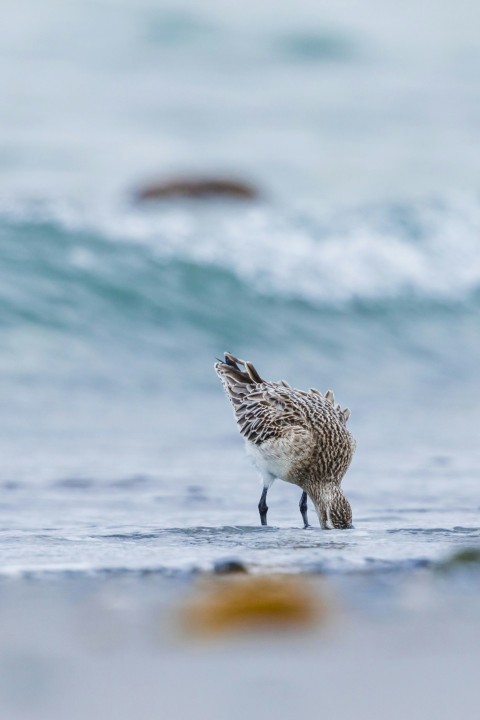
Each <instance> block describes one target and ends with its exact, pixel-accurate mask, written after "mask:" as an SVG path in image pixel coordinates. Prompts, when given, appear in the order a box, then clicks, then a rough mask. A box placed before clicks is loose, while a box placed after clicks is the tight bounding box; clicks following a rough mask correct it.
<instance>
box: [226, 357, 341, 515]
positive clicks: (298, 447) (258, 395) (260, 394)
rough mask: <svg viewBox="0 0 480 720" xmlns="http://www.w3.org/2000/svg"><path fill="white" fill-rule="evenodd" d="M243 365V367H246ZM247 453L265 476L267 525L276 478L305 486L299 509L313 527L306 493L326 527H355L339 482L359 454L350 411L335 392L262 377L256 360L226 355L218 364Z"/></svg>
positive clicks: (261, 504)
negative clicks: (299, 387)
mask: <svg viewBox="0 0 480 720" xmlns="http://www.w3.org/2000/svg"><path fill="white" fill-rule="evenodd" d="M242 368H243V369H242ZM215 370H216V373H217V375H218V376H219V378H220V380H221V381H222V383H223V385H224V387H225V390H226V392H227V396H228V398H229V399H230V402H231V403H232V406H233V412H234V415H235V419H236V421H237V424H238V427H239V430H240V433H241V434H242V435H243V437H244V438H245V444H246V449H247V453H248V454H249V455H250V457H251V458H252V459H253V462H254V463H255V465H256V466H257V468H258V470H259V471H260V474H261V476H262V480H263V491H262V495H261V498H260V502H259V504H258V511H259V513H260V521H261V524H262V525H266V524H267V511H268V507H267V493H268V489H269V488H270V486H271V484H272V483H273V481H274V480H275V479H276V478H279V479H280V480H285V481H286V482H289V483H294V484H295V485H298V486H299V487H300V488H301V489H302V496H301V498H300V505H299V507H300V512H301V514H302V518H303V522H304V527H306V528H307V527H309V524H308V515H307V496H308V497H310V499H311V500H312V502H313V505H314V507H315V510H316V512H317V515H318V519H319V521H320V525H321V526H322V528H351V527H352V510H351V507H350V503H349V502H348V500H347V498H346V497H345V495H344V494H343V492H342V490H341V487H340V483H341V480H342V478H343V476H344V474H345V472H346V471H347V469H348V466H349V465H350V462H351V460H352V456H353V453H354V452H355V440H354V438H353V436H352V435H351V434H350V432H349V431H348V430H347V427H346V424H347V420H348V418H349V417H350V410H348V408H345V409H344V410H342V409H341V408H340V405H335V397H334V395H333V392H332V391H331V390H327V392H326V393H325V394H324V395H323V394H322V393H321V392H319V391H318V390H314V389H313V388H311V389H310V390H309V391H308V392H304V391H303V390H295V389H294V388H291V387H290V385H288V383H286V382H285V381H283V380H282V381H281V382H279V383H276V382H267V381H266V380H262V378H261V377H260V375H259V374H258V372H257V371H256V369H255V367H254V366H253V365H252V363H251V362H248V361H245V360H239V359H238V358H236V357H234V356H233V355H232V354H231V353H225V359H224V360H218V362H216V363H215Z"/></svg>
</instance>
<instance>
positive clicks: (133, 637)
mask: <svg viewBox="0 0 480 720" xmlns="http://www.w3.org/2000/svg"><path fill="white" fill-rule="evenodd" d="M219 582H221V583H232V582H238V579H235V578H222V579H221V580H219V579H218V578H215V577H213V576H212V575H210V574H208V575H201V576H200V575H197V576H191V577H188V578H187V577H183V578H181V579H180V578H167V577H161V576H158V575H156V574H147V575H141V574H136V573H132V574H121V575H104V576H86V575H84V574H82V573H79V574H71V575H69V576H66V577H65V576H62V577H59V576H58V575H55V574H52V575H51V576H50V577H48V576H44V577H41V578H40V577H32V578H22V579H19V578H17V579H4V580H2V584H1V595H0V597H1V613H0V648H1V649H0V716H1V717H2V718H9V719H10V718H11V719H12V720H15V719H16V718H22V719H23V718H25V719H30V718H32V719H33V718H35V719H37V718H42V719H43V718H48V719H49V720H56V719H57V718H58V719H62V720H64V718H69V719H70V720H76V719H77V718H78V719H80V718H82V719H83V718H89V719H90V720H96V719H97V718H98V720H100V719H104V718H110V717H112V718H113V717H114V718H117V719H120V720H122V719H123V718H125V720H126V719H127V718H128V719H130V718H139V717H140V718H142V720H150V718H151V719H152V720H153V719H154V718H155V719H157V718H166V719H168V720H183V719H184V718H189V717H195V718H198V719H199V720H203V719H205V720H230V719H232V720H236V719H237V718H242V719H245V718H259V719H260V718H262V720H268V719H269V718H272V719H273V718H277V719H278V718H290V717H292V718H293V717H297V716H300V717H303V716H307V715H308V716H312V717H313V716H314V715H317V714H322V715H323V716H329V717H340V714H341V715H342V716H343V715H348V716H350V717H355V718H357V719H360V720H362V719H363V718H388V719H389V720H396V719H397V718H398V720H404V719H405V718H409V719H412V718H413V719H416V718H419V719H420V718H422V720H425V719H428V718H433V717H434V718H436V719H437V720H441V719H442V718H445V719H446V718H451V717H458V716H459V715H460V716H465V717H474V715H475V708H476V706H477V675H478V656H479V650H478V648H479V644H480V643H479V641H480V605H479V603H478V589H479V587H480V574H479V573H478V570H477V569H476V566H475V567H474V569H473V570H472V569H471V568H467V569H465V570H464V569H460V570H453V571H448V572H445V571H437V570H431V569H418V570H416V571H411V572H408V573H404V574H398V573H395V574H389V573H380V574H379V573H376V574H373V575H369V574H368V573H360V574H356V575H355V574H352V575H350V576H327V577H324V576H297V578H296V579H295V582H297V583H300V585H303V584H305V588H307V589H306V592H308V593H310V597H311V598H312V599H313V601H314V603H317V605H318V607H319V608H322V612H320V613H318V614H317V615H316V617H315V619H312V620H311V622H308V623H306V624H301V623H300V624H299V625H298V626H296V625H295V623H293V625H289V627H288V629H285V630H284V629H282V627H281V624H280V625H276V626H275V627H274V628H272V627H268V623H267V624H262V623H260V624H254V625H252V626H251V627H248V623H247V626H246V627H243V628H241V629H238V628H235V627H233V629H232V628H231V629H230V630H229V629H228V627H227V628H226V629H225V628H224V629H223V630H222V632H221V633H208V632H207V633H205V634H203V635H202V634H200V635H198V634H196V633H192V632H191V628H190V627H189V626H188V623H185V612H187V613H188V612H189V608H190V609H191V608H192V607H193V606H195V604H196V603H198V602H199V598H203V600H204V599H205V597H206V596H208V593H209V592H211V589H212V587H213V588H215V586H216V584H217V583H219ZM205 592H206V593H207V595H206V596H205Z"/></svg>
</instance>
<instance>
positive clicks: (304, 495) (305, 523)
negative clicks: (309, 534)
mask: <svg viewBox="0 0 480 720" xmlns="http://www.w3.org/2000/svg"><path fill="white" fill-rule="evenodd" d="M307 497H308V495H307V493H306V492H305V491H304V492H303V493H302V497H301V498H300V504H299V508H300V512H301V513H302V518H303V527H304V528H308V527H310V525H309V524H308V514H307Z"/></svg>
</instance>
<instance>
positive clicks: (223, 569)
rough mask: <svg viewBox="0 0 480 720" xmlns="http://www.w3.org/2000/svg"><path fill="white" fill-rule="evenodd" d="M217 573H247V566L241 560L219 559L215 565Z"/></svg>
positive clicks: (214, 568)
mask: <svg viewBox="0 0 480 720" xmlns="http://www.w3.org/2000/svg"><path fill="white" fill-rule="evenodd" d="M213 571H214V573H215V574H216V575H233V574H235V573H247V572H248V570H247V567H246V565H245V564H244V563H243V562H242V561H241V560H235V559H230V560H219V561H218V562H216V563H215V565H214V566H213Z"/></svg>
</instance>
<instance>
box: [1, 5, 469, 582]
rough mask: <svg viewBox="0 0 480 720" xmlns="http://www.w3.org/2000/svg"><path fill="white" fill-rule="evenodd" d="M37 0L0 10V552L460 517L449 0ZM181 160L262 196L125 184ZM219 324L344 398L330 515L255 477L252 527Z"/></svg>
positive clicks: (77, 551) (464, 274)
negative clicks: (351, 441)
mask: <svg viewBox="0 0 480 720" xmlns="http://www.w3.org/2000/svg"><path fill="white" fill-rule="evenodd" d="M47 5H48V7H47V9H46V8H45V6H43V5H42V7H40V6H38V7H37V5H36V4H35V3H33V2H25V3H22V4H21V5H19V6H18V7H17V8H16V9H13V8H12V9H11V11H10V13H9V17H8V22H7V23H6V25H5V26H4V29H3V30H2V31H1V32H2V36H3V40H4V44H3V49H2V58H3V62H2V66H1V69H0V81H1V84H2V97H3V103H2V104H3V110H2V112H1V115H0V130H1V133H0V155H1V157H2V164H1V168H0V178H1V181H2V183H1V188H2V189H1V193H0V329H1V333H0V338H1V340H0V393H1V395H0V396H1V410H2V412H1V413H0V439H1V462H0V485H1V490H2V492H1V498H2V499H1V503H0V517H1V530H0V538H1V541H2V562H1V565H0V571H1V572H3V573H17V572H22V573H23V572H43V571H55V572H64V571H114V570H118V571H122V570H141V571H143V570H158V571H165V572H183V571H185V570H189V569H191V568H194V567H210V566H211V565H212V563H214V562H215V561H217V560H219V559H222V558H225V557H232V556H234V557H238V558H240V559H242V560H243V561H245V562H247V563H248V564H250V565H252V566H253V567H257V568H261V567H269V568H272V567H275V568H278V567H281V568H283V569H286V570H289V571H296V570H301V569H312V568H315V569H322V568H325V569H329V570H334V571H343V570H352V569H364V568H370V567H374V568H380V569H381V568H404V567H409V566H411V565H416V564H418V563H422V562H424V561H430V560H436V559H438V558H441V557H443V556H445V555H447V554H448V553H450V552H452V551H453V550H454V549H456V548H458V547H462V546H470V545H475V544H477V543H478V537H479V535H480V527H479V522H478V512H479V500H478V472H479V466H480V452H479V445H478V426H479V420H480V401H479V387H480V332H479V328H480V325H479V321H480V197H479V194H478V193H479V189H480V188H479V183H478V177H479V174H478V172H479V169H480V168H479V160H478V154H476V153H475V152H474V149H475V147H476V145H477V146H478V139H479V138H478V134H479V124H478V121H479V118H480V115H479V111H480V89H479V86H478V81H477V80H478V70H479V69H480V53H479V52H478V48H477V44H476V30H475V32H474V28H475V27H476V26H475V23H474V22H472V19H471V13H473V12H477V11H475V10H474V6H473V4H472V6H471V8H469V11H470V13H469V14H467V12H466V8H464V11H463V12H458V11H457V10H455V13H454V16H455V23H456V24H452V23H451V19H452V13H453V4H451V5H452V7H451V8H450V4H449V3H446V4H444V5H443V6H442V10H441V11H438V12H437V11H435V13H433V4H432V7H431V8H430V5H429V4H428V3H427V4H426V5H425V8H424V9H423V11H422V12H423V13H424V15H423V16H422V17H423V21H424V22H423V24H421V25H420V27H421V28H422V29H421V32H420V31H419V33H418V34H415V35H414V36H413V35H412V32H411V28H412V27H413V25H412V23H416V24H415V27H417V28H418V27H419V25H418V22H419V18H418V13H417V9H415V10H414V9H413V8H412V9H411V10H409V9H408V8H406V10H405V12H404V13H403V14H402V16H401V20H402V22H400V18H396V17H395V13H393V15H392V11H391V9H389V10H388V13H387V10H386V9H383V10H382V7H381V6H380V5H378V4H377V3H376V2H373V0H371V2H369V3H367V6H368V8H369V10H368V13H367V17H366V16H365V12H363V11H362V13H361V14H359V13H357V14H356V13H343V12H342V7H339V8H337V9H332V8H328V7H326V6H325V7H323V6H322V7H320V6H318V4H316V3H309V2H306V0H305V2H303V3H300V4H299V5H298V6H297V5H296V6H295V11H294V10H293V9H290V10H286V9H282V10H278V9H274V8H273V6H272V7H269V5H268V3H267V5H266V6H265V7H264V8H250V7H247V8H246V10H245V9H244V8H243V9H242V12H240V10H235V9H233V8H228V12H227V9H226V8H225V7H224V6H223V5H217V4H216V3H215V2H213V0H212V1H211V2H208V3H206V4H204V5H202V7H201V8H200V7H199V6H197V5H195V4H193V3H182V4H181V5H178V7H176V8H175V9H173V7H172V6H162V5H159V4H157V3H153V2H147V1H146V0H145V1H144V2H140V3H133V2H128V1H127V0H125V2H115V3H114V2H106V1H104V2H96V3H93V2H92V3H80V2H76V3H69V4H68V8H67V6H65V5H64V4H62V3H57V2H54V0H50V1H49V3H48V4H47ZM429 8H430V10H431V11H432V13H431V14H430V15H429V14H428V9H429ZM450 11H451V12H450ZM477 14H478V12H477ZM421 19H422V18H420V20H421ZM393 27H395V33H393V35H392V28H393ZM187 171H192V172H197V173H198V172H202V173H203V172H206V173H211V172H225V173H234V174H237V175H240V176H242V177H245V178H247V179H248V180H250V181H252V182H253V183H254V184H256V185H258V186H259V187H260V189H261V191H262V194H261V197H260V199H259V200H258V201H255V202H252V203H240V202H226V201H212V202H208V203H200V202H194V201H184V202H179V201H165V202H164V203H162V204H161V205H159V206H157V207H141V206H136V205H134V204H133V203H132V202H131V192H132V191H133V190H134V189H135V187H136V186H137V185H138V184H139V183H141V182H143V181H144V180H145V179H148V178H149V177H152V178H155V177H157V176H158V177H163V176H165V175H168V174H169V173H173V172H187ZM224 350H229V351H231V352H233V353H235V354H237V355H239V356H240V357H245V358H247V359H251V360H252V361H254V362H255V364H256V365H257V366H258V367H259V369H260V372H261V373H262V374H263V375H264V376H266V377H268V378H272V379H280V378H285V379H286V380H288V382H290V383H291V384H292V385H295V386H299V387H305V388H308V387H311V386H313V387H318V388H319V389H320V390H322V391H324V390H326V389H327V388H332V389H333V390H334V391H335V393H336V396H337V399H338V401H339V402H340V403H341V404H342V406H349V407H350V408H351V410H352V416H351V420H350V426H351V429H352V432H353V433H354V435H355V436H356V438H357V443H358V450H357V454H356V456H355V458H354V462H353V464H352V467H351V469H350V471H349V473H348V474H347V476H346V478H345V480H344V488H345V492H346V494H347V496H348V497H349V498H350V500H351V504H352V507H353V513H354V522H355V529H354V530H351V531H343V532H341V531H335V532H334V531H331V532H322V531H321V530H320V529H319V528H318V529H317V528H315V529H312V530H310V531H307V532H303V531H301V530H300V526H301V523H300V514H299V512H298V509H297V502H298V499H299V498H298V496H299V491H297V489H296V488H292V487H289V486H286V485H284V484H281V483H276V484H275V485H274V486H273V488H272V490H271V491H270V495H269V506H270V512H269V520H270V523H271V526H270V527H269V528H267V529H262V528H259V527H258V516H257V510H256V505H257V502H258V495H259V492H260V486H259V485H257V483H256V480H255V470H254V469H253V468H252V467H250V465H249V463H248V462H247V460H246V458H245V457H244V453H243V447H242V442H241V439H240V437H239V435H238V433H237V430H236V427H235V424H234V421H233V418H232V416H231V412H230V409H229V407H228V404H227V401H226V399H225V397H224V395H223V393H222V390H221V387H220V385H219V383H218V380H217V378H216V377H215V375H214V372H213V362H214V358H215V356H217V355H219V354H220V353H222V352H223V351H224Z"/></svg>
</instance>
